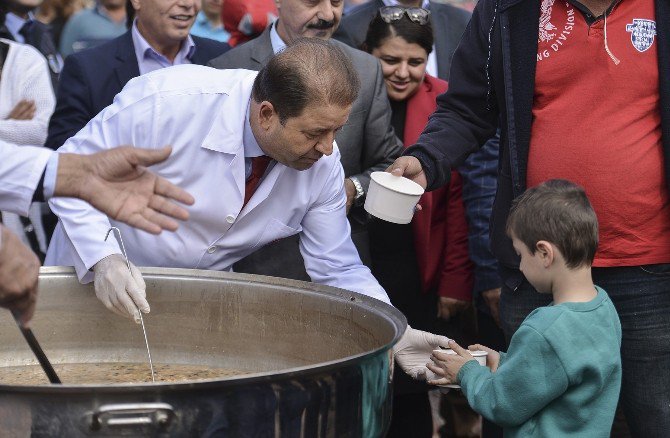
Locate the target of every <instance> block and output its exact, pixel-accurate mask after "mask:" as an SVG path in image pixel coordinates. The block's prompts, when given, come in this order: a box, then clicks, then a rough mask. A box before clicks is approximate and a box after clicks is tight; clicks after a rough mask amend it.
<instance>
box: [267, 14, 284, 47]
mask: <svg viewBox="0 0 670 438" xmlns="http://www.w3.org/2000/svg"><path fill="white" fill-rule="evenodd" d="M278 22H279V20H277V21H275V22H274V23H272V28H271V29H270V42H271V43H272V51H273V52H274V53H275V54H277V53H279V52H281V51H282V50H284V49H285V48H286V43H285V42H284V40H283V39H281V37H280V36H279V33H278V32H277V23H278Z"/></svg>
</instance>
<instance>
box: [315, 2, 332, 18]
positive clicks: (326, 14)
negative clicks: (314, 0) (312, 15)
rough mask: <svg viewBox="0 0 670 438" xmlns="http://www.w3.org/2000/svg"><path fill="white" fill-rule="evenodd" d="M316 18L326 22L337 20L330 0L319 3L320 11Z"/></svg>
mask: <svg viewBox="0 0 670 438" xmlns="http://www.w3.org/2000/svg"><path fill="white" fill-rule="evenodd" d="M316 16H317V18H319V19H321V20H324V21H333V20H334V19H335V8H334V7H333V5H332V4H331V3H330V0H324V1H321V2H320V3H319V10H318V12H317V13H316Z"/></svg>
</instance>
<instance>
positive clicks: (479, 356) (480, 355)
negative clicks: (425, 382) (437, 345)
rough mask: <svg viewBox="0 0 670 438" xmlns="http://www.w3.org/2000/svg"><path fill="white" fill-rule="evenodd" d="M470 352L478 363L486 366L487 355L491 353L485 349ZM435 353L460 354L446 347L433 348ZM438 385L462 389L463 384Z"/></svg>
mask: <svg viewBox="0 0 670 438" xmlns="http://www.w3.org/2000/svg"><path fill="white" fill-rule="evenodd" d="M468 352H469V353H470V354H471V355H472V357H474V358H475V360H476V361H477V363H479V365H482V366H486V357H487V356H488V355H489V354H488V353H487V352H486V351H483V350H474V351H470V350H468ZM433 353H446V354H458V353H456V352H455V351H454V350H452V349H451V348H445V349H439V350H433ZM437 386H442V387H445V388H453V389H460V388H461V385H455V384H448V385H437Z"/></svg>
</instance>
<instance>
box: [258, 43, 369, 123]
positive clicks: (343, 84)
mask: <svg viewBox="0 0 670 438" xmlns="http://www.w3.org/2000/svg"><path fill="white" fill-rule="evenodd" d="M359 88H360V80H359V78H358V74H357V73H356V70H355V69H354V66H353V64H352V63H351V60H350V59H349V58H348V57H347V56H346V55H345V54H344V53H343V52H342V51H341V50H340V49H339V48H337V47H336V46H335V45H334V44H332V43H330V42H328V41H323V40H320V39H317V38H302V39H299V40H296V41H295V42H294V43H292V44H290V45H288V46H287V47H286V49H284V50H283V51H281V52H280V53H278V54H277V55H276V56H274V57H273V58H272V59H271V60H270V62H269V63H268V64H267V65H266V66H265V67H263V69H262V70H261V71H260V72H259V73H258V76H257V77H256V80H255V81H254V87H253V92H252V96H253V98H254V100H255V101H256V102H257V103H260V102H262V101H268V102H270V103H271V104H272V105H273V107H274V108H275V111H276V112H277V114H278V115H279V118H280V120H281V122H282V123H285V122H286V119H288V118H291V117H297V116H299V115H301V114H302V112H303V110H304V109H305V108H306V107H307V106H308V105H314V104H327V105H336V106H349V105H351V104H352V103H353V102H354V101H355V100H356V97H357V96H358V90H359Z"/></svg>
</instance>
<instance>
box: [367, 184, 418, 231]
mask: <svg viewBox="0 0 670 438" xmlns="http://www.w3.org/2000/svg"><path fill="white" fill-rule="evenodd" d="M423 192H424V190H423V187H421V186H420V185H419V184H417V183H415V182H414V181H412V180H409V179H407V178H405V177H402V176H394V175H392V174H391V173H389V172H372V174H371V175H370V186H369V187H368V193H367V195H366V197H365V205H364V208H365V211H367V212H368V213H370V214H371V215H373V216H375V217H378V218H379V219H383V220H385V221H388V222H393V223H396V224H408V223H410V222H411V221H412V217H413V216H414V208H415V207H416V204H417V203H418V202H419V198H421V195H423Z"/></svg>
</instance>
